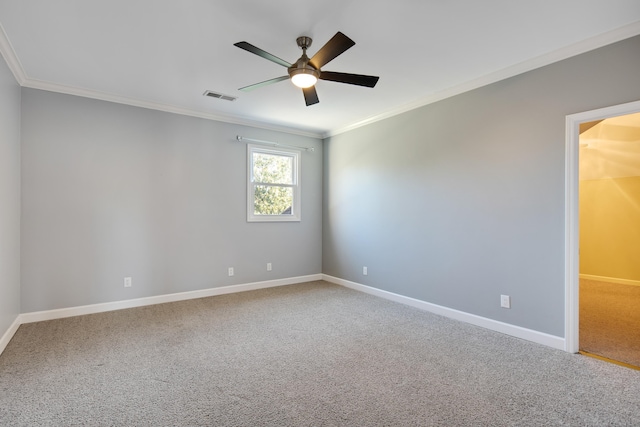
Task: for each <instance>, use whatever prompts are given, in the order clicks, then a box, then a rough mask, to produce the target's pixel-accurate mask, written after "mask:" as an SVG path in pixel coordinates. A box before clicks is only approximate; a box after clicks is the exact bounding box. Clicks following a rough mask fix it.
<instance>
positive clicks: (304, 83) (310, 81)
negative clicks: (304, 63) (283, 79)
mask: <svg viewBox="0 0 640 427" xmlns="http://www.w3.org/2000/svg"><path fill="white" fill-rule="evenodd" d="M317 81H318V78H317V77H316V76H314V75H313V74H307V73H298V74H294V75H293V76H291V82H292V83H293V84H294V85H296V86H298V87H299V88H302V89H306V88H308V87H311V86H313V85H315V84H316V82H317Z"/></svg>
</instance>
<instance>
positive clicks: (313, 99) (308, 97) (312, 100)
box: [302, 86, 320, 107]
mask: <svg viewBox="0 0 640 427" xmlns="http://www.w3.org/2000/svg"><path fill="white" fill-rule="evenodd" d="M302 93H303V94H304V102H306V103H307V107H308V106H309V105H313V104H317V103H318V102H320V100H319V99H318V92H316V87H315V86H311V87H307V88H304V89H302Z"/></svg>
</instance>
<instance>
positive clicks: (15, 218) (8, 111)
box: [0, 56, 20, 337]
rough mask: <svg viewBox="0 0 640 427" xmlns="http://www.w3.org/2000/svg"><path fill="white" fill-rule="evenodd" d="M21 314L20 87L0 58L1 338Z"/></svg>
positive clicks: (0, 57)
mask: <svg viewBox="0 0 640 427" xmlns="http://www.w3.org/2000/svg"><path fill="white" fill-rule="evenodd" d="M18 314H20V86H19V85H18V83H17V82H16V80H15V79H14V77H13V74H12V73H11V71H10V70H9V68H8V67H7V64H6V63H5V61H4V58H2V56H0V337H2V335H4V333H5V332H6V331H7V329H8V328H9V326H11V324H12V323H13V322H14V321H15V320H16V318H17V317H18Z"/></svg>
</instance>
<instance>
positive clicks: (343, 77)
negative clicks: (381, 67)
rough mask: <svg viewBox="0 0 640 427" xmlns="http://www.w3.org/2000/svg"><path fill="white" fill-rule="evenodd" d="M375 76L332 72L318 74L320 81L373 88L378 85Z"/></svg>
mask: <svg viewBox="0 0 640 427" xmlns="http://www.w3.org/2000/svg"><path fill="white" fill-rule="evenodd" d="M379 78H380V77H377V76H365V75H362V74H349V73H336V72H334V71H323V72H321V73H320V79H321V80H329V81H332V82H338V83H347V84H350V85H358V86H366V87H375V85H376V83H378V79H379Z"/></svg>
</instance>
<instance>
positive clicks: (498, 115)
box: [323, 37, 640, 337]
mask: <svg viewBox="0 0 640 427" xmlns="http://www.w3.org/2000/svg"><path fill="white" fill-rule="evenodd" d="M435 66H437V64H436V65H435ZM638 99H640V37H635V38H632V39H628V40H625V41H622V42H619V43H617V44H614V45H611V46H607V47H604V48H601V49H598V50H595V51H592V52H589V53H586V54H583V55H580V56H576V57H574V58H570V59H568V60H564V61H561V62H558V63H555V64H552V65H550V66H547V67H544V68H540V69H537V70H534V71H531V72H529V73H526V74H522V75H519V76H516V77H513V78H510V79H507V80H503V81H501V82H498V83H495V84H492V85H489V86H485V87H483V88H480V89H477V90H473V91H470V92H467V93H464V94H461V95H458V96H455V97H452V98H449V99H446V100H443V101H440V102H437V103H434V104H431V105H428V106H425V107H422V108H420V109H417V110H413V111H411V112H408V113H405V114H402V115H398V116H395V117H392V118H389V119H387V120H384V121H381V122H377V123H374V124H371V125H369V126H366V127H363V128H359V129H355V130H353V131H350V132H348V133H344V134H340V135H337V136H334V137H331V138H328V139H326V140H325V142H324V150H325V158H324V162H325V171H324V188H325V191H324V202H323V272H324V273H326V274H329V275H332V276H335V277H339V278H342V279H346V280H351V281H355V282H358V283H362V284H365V285H368V286H372V287H375V288H379V289H383V290H387V291H390V292H394V293H398V294H401V295H405V296H409V297H413V298H417V299H420V300H424V301H428V302H431V303H435V304H439V305H442V306H445V307H450V308H453V309H457V310H461V311H464V312H467V313H472V314H476V315H480V316H483V317H487V318H490V319H495V320H498V321H503V322H507V323H510V324H514V325H518V326H522V327H525V328H530V329H533V330H537V331H541V332H545V333H549V334H552V335H555V336H560V337H562V336H564V290H565V283H564V218H565V217H564V209H565V195H564V188H565V183H564V180H565V167H564V158H565V154H564V150H565V116H566V115H568V114H572V113H577V112H582V111H588V110H593V109H597V108H601V107H606V106H610V105H616V104H622V103H625V102H631V101H636V100H638ZM363 266H367V267H368V273H369V274H368V276H363V275H362V267H363ZM500 294H508V295H510V296H511V297H512V309H510V310H505V309H501V308H500V306H499V302H500Z"/></svg>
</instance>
